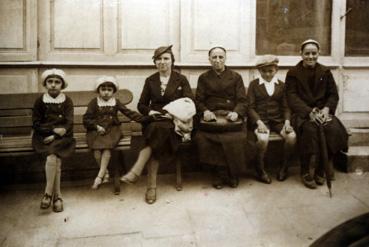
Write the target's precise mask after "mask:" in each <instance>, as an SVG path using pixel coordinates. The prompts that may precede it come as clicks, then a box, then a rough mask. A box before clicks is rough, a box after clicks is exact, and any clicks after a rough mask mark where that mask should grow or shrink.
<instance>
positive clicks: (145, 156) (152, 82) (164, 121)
mask: <svg viewBox="0 0 369 247" xmlns="http://www.w3.org/2000/svg"><path fill="white" fill-rule="evenodd" d="M171 48H172V46H163V47H159V48H158V49H156V50H155V52H154V56H153V60H154V63H155V66H156V68H157V69H158V72H156V73H155V74H153V75H151V76H149V77H148V78H147V79H146V81H145V85H144V88H143V90H142V93H141V97H140V99H139V102H138V106H137V107H138V110H139V111H140V112H141V113H142V114H143V115H146V116H147V115H149V116H152V118H153V120H154V121H152V122H151V123H149V124H147V125H144V126H143V132H144V137H145V141H146V146H145V147H144V148H143V149H142V150H141V151H140V154H139V157H138V159H137V161H136V163H135V164H134V165H133V167H132V169H131V170H130V171H129V172H128V173H127V174H125V175H124V176H122V178H121V181H123V182H126V183H134V182H136V181H137V179H138V177H139V176H140V174H141V172H142V169H143V168H144V166H145V164H146V163H147V166H148V181H147V191H146V197H145V200H146V202H147V203H149V204H152V203H154V202H155V201H156V176H157V172H158V168H159V162H164V161H166V162H168V161H171V160H173V158H174V157H175V154H176V151H177V148H178V145H179V144H180V142H181V137H180V136H179V135H177V134H176V133H175V131H174V127H175V126H174V124H173V121H172V119H171V117H170V115H169V114H168V113H167V112H166V111H165V110H163V107H164V106H165V105H167V104H168V103H170V102H172V101H174V100H176V99H179V98H183V97H188V98H191V99H193V98H194V97H193V94H192V91H191V87H190V84H189V83H188V81H187V78H186V77H185V76H183V75H181V74H180V73H178V72H176V71H173V65H174V55H173V53H172V50H171Z"/></svg>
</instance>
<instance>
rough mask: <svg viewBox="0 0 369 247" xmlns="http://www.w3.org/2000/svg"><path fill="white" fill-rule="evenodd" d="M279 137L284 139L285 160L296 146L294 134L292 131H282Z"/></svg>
mask: <svg viewBox="0 0 369 247" xmlns="http://www.w3.org/2000/svg"><path fill="white" fill-rule="evenodd" d="M280 135H281V136H282V137H283V139H284V146H283V147H284V155H285V157H286V158H289V156H290V155H291V153H292V151H293V149H294V147H295V144H296V133H295V132H294V131H292V132H289V133H286V131H285V130H284V129H282V130H281V132H280Z"/></svg>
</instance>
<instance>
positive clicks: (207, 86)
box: [196, 68, 247, 117]
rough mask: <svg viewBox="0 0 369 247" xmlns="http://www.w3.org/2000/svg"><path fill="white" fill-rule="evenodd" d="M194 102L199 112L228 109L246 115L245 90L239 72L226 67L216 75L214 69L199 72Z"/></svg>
mask: <svg viewBox="0 0 369 247" xmlns="http://www.w3.org/2000/svg"><path fill="white" fill-rule="evenodd" d="M196 103H197V104H198V105H197V107H198V110H199V112H201V113H203V112H204V111H205V110H210V111H215V110H229V111H234V112H237V113H238V115H240V116H241V117H243V116H245V115H246V109H247V103H246V90H245V86H244V84H243V80H242V77H241V75H240V74H238V73H237V72H235V71H233V70H230V69H228V68H226V70H225V71H224V72H223V73H222V74H220V75H218V74H217V73H215V71H214V70H212V69H211V70H208V71H206V72H205V73H203V74H201V75H200V77H199V80H198V83H197V91H196Z"/></svg>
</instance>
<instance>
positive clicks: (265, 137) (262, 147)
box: [255, 130, 272, 184]
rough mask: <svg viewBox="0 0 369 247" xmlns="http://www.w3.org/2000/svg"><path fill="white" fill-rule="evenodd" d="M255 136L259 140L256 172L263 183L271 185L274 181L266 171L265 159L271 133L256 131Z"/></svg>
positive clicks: (257, 143)
mask: <svg viewBox="0 0 369 247" xmlns="http://www.w3.org/2000/svg"><path fill="white" fill-rule="evenodd" d="M255 134H256V138H257V142H256V147H257V149H258V153H257V164H256V172H257V174H258V176H259V179H260V180H261V182H263V183H267V184H270V183H271V182H272V179H271V178H270V176H269V175H268V173H267V172H266V171H265V169H264V166H265V165H264V158H265V153H266V151H267V148H268V143H269V132H268V133H259V132H258V131H257V130H255Z"/></svg>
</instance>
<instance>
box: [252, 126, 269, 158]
mask: <svg viewBox="0 0 369 247" xmlns="http://www.w3.org/2000/svg"><path fill="white" fill-rule="evenodd" d="M254 133H255V135H256V139H257V141H256V147H257V148H258V152H259V155H260V154H265V152H266V150H267V148H268V143H269V134H270V131H268V132H267V133H259V132H258V131H257V129H255V132H254Z"/></svg>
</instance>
